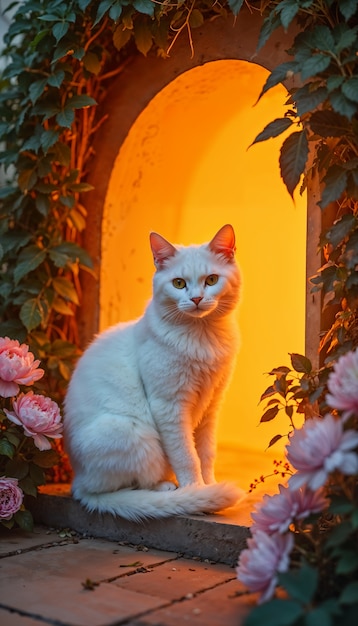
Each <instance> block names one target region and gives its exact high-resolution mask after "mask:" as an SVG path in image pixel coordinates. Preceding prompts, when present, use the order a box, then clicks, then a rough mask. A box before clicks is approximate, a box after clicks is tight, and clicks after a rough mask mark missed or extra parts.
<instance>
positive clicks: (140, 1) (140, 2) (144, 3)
mask: <svg viewBox="0 0 358 626" xmlns="http://www.w3.org/2000/svg"><path fill="white" fill-rule="evenodd" d="M133 6H134V8H135V9H136V10H137V11H138V12H139V13H144V14H145V15H150V16H151V17H152V16H153V15H154V8H155V3H154V2H152V0H133Z"/></svg>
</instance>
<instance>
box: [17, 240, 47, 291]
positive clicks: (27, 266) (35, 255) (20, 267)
mask: <svg viewBox="0 0 358 626" xmlns="http://www.w3.org/2000/svg"><path fill="white" fill-rule="evenodd" d="M45 259H46V252H45V250H41V249H40V248H38V247H37V246H35V245H32V246H27V247H26V248H23V249H22V250H21V252H20V254H19V260H18V264H17V265H16V267H15V270H14V280H15V283H16V284H17V283H19V282H20V280H21V279H22V278H23V277H24V276H26V275H27V274H29V273H30V272H32V271H33V270H35V269H36V268H37V267H38V266H39V265H41V263H43V261H44V260H45Z"/></svg>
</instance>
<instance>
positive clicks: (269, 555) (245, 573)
mask: <svg viewBox="0 0 358 626" xmlns="http://www.w3.org/2000/svg"><path fill="white" fill-rule="evenodd" d="M293 544H294V538H293V533H287V534H286V535H280V534H279V533H275V534H273V535H267V534H266V533H264V532H263V531H262V530H257V531H256V532H254V533H253V536H252V537H251V538H250V539H248V541H247V545H248V548H247V549H246V550H243V551H242V552H241V554H240V557H239V564H238V567H237V569H236V572H237V577H238V579H239V580H240V581H241V582H242V583H244V585H245V586H246V587H247V588H248V589H249V590H250V591H253V592H259V593H260V594H261V596H260V598H259V601H258V602H259V604H261V603H262V602H266V600H269V599H270V598H272V596H273V593H274V591H275V587H276V585H277V574H278V572H286V571H287V570H288V568H289V564H290V558H289V557H290V553H291V550H292V548H293Z"/></svg>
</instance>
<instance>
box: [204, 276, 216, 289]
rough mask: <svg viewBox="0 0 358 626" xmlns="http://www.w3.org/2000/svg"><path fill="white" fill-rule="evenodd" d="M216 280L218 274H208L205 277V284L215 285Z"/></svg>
mask: <svg viewBox="0 0 358 626" xmlns="http://www.w3.org/2000/svg"><path fill="white" fill-rule="evenodd" d="M218 280H219V276H218V275H217V274H210V276H208V277H207V279H206V281H205V284H206V285H209V286H212V285H216V283H217V282H218Z"/></svg>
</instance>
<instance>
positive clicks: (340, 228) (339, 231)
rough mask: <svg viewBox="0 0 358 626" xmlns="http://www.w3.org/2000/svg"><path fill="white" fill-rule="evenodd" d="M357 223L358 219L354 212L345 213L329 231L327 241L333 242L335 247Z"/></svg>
mask: <svg viewBox="0 0 358 626" xmlns="http://www.w3.org/2000/svg"><path fill="white" fill-rule="evenodd" d="M356 225H357V220H356V218H355V217H354V215H352V214H347V215H343V216H342V217H341V218H340V219H338V220H337V221H336V222H335V223H334V224H333V226H331V228H330V229H329V230H328V231H327V233H326V239H327V242H329V243H331V244H332V246H333V247H334V248H335V247H336V246H337V245H338V244H339V243H340V242H342V241H343V239H345V237H347V235H348V234H349V233H350V232H351V230H352V229H353V228H354V227H355V226H356Z"/></svg>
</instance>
